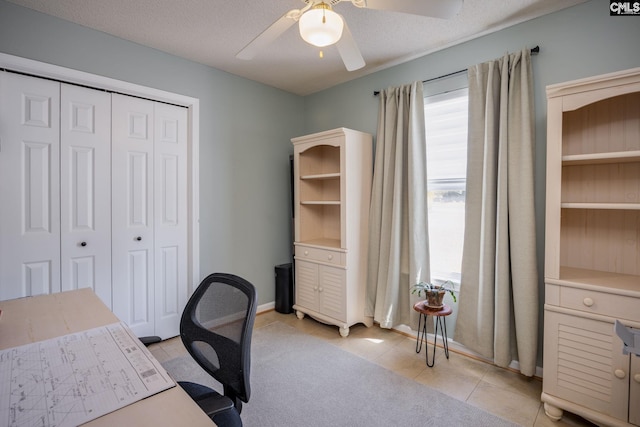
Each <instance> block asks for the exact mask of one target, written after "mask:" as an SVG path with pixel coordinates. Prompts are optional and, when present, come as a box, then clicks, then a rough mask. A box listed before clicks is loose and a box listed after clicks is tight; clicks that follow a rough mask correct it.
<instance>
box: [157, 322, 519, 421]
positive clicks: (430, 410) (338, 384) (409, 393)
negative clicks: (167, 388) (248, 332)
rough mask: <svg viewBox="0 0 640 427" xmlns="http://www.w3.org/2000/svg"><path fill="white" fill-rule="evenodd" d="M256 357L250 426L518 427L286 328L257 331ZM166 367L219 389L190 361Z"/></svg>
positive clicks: (247, 415)
mask: <svg viewBox="0 0 640 427" xmlns="http://www.w3.org/2000/svg"><path fill="white" fill-rule="evenodd" d="M347 339H348V338H347ZM251 356H252V362H251V398H250V400H249V403H247V404H245V405H244V406H243V410H242V420H243V423H244V425H245V426H246V427H283V426H296V427H298V426H300V427H302V426H304V427H316V426H317V427H325V426H345V427H347V426H348V427H360V426H362V427H364V426H366V427H377V426H381V427H382V426H384V427H390V426H402V427H405V426H406V427H409V426H421V427H423V426H487V427H500V426H505V427H506V426H516V424H513V423H511V422H509V421H506V420H504V419H501V418H498V417H496V416H494V415H492V414H489V413H487V412H485V411H483V410H481V409H478V408H476V407H474V406H471V405H468V404H467V403H465V402H462V401H460V400H457V399H454V398H452V397H449V396H447V395H445V394H443V393H440V392H438V391H437V390H434V389H432V388H430V387H428V386H425V385H422V384H419V383H417V382H415V381H413V380H411V379H408V378H405V377H402V376H400V375H398V374H396V373H394V372H391V371H389V370H388V369H385V368H383V367H381V366H379V365H376V364H375V363H372V362H369V361H368V360H365V359H363V358H361V357H358V356H357V355H354V354H352V353H349V352H347V351H345V350H342V349H340V348H338V347H336V346H334V345H331V344H329V343H327V342H325V341H322V340H321V339H319V338H315V337H313V336H310V335H307V334H304V333H302V332H299V331H297V330H296V329H295V328H293V327H291V326H289V325H286V324H284V323H282V322H275V323H272V324H270V325H267V326H264V327H261V328H259V329H256V330H254V333H253V342H252V353H251ZM163 366H164V367H165V369H167V371H168V372H169V373H170V374H171V375H172V376H173V378H174V379H176V380H177V381H183V380H188V381H194V382H198V383H201V384H205V385H209V386H210V387H212V388H214V389H216V390H218V391H220V390H221V387H220V386H219V385H218V384H217V383H216V382H215V381H214V380H213V379H211V377H209V376H208V375H207V374H206V373H205V372H204V371H203V370H202V369H201V368H200V367H199V366H198V365H197V364H196V363H195V362H194V361H193V360H192V359H191V357H190V356H183V357H179V358H175V359H171V360H169V361H167V362H165V363H163Z"/></svg>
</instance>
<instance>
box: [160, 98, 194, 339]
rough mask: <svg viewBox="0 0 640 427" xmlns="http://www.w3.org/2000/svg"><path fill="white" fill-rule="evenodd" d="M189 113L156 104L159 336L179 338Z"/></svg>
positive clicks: (185, 264)
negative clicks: (177, 336)
mask: <svg viewBox="0 0 640 427" xmlns="http://www.w3.org/2000/svg"><path fill="white" fill-rule="evenodd" d="M187 123H188V121H187V109H186V108H183V107H177V106H175V105H168V104H162V103H158V102H156V103H154V127H155V131H154V180H153V182H154V209H153V212H154V217H155V218H154V227H155V229H154V234H155V248H154V255H155V262H154V266H155V322H156V323H155V327H156V332H155V335H159V336H161V337H163V338H167V337H174V336H176V335H179V334H180V317H181V316H182V311H183V309H184V306H185V305H186V304H187V297H188V282H187V280H188V252H187V248H188V239H187V233H188V231H189V228H188V212H187V206H188V198H187V143H188V131H187Z"/></svg>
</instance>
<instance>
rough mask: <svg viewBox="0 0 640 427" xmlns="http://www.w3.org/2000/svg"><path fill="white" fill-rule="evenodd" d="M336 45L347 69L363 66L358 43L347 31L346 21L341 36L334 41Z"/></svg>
mask: <svg viewBox="0 0 640 427" xmlns="http://www.w3.org/2000/svg"><path fill="white" fill-rule="evenodd" d="M342 20H343V21H344V18H342ZM336 47H337V48H338V52H339V53H340V57H341V58H342V62H344V66H345V67H347V70H348V71H355V70H358V69H360V68H362V67H364V66H365V63H364V59H363V58H362V54H361V53H360V49H358V45H357V44H356V41H355V40H354V39H353V35H351V31H349V27H348V26H347V22H346V21H344V28H343V29H342V37H340V40H338V43H336Z"/></svg>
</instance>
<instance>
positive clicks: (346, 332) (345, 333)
mask: <svg viewBox="0 0 640 427" xmlns="http://www.w3.org/2000/svg"><path fill="white" fill-rule="evenodd" d="M340 336H341V337H342V338H346V337H348V336H349V328H344V327H340Z"/></svg>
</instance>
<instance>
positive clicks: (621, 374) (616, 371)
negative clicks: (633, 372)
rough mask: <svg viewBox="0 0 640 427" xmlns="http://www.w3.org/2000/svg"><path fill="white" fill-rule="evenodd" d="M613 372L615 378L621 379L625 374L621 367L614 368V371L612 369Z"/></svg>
mask: <svg viewBox="0 0 640 427" xmlns="http://www.w3.org/2000/svg"><path fill="white" fill-rule="evenodd" d="M613 373H614V375H615V376H616V377H617V378H620V379H623V378H624V377H626V376H627V374H626V372H624V371H623V370H622V369H616V370H615V371H613Z"/></svg>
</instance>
